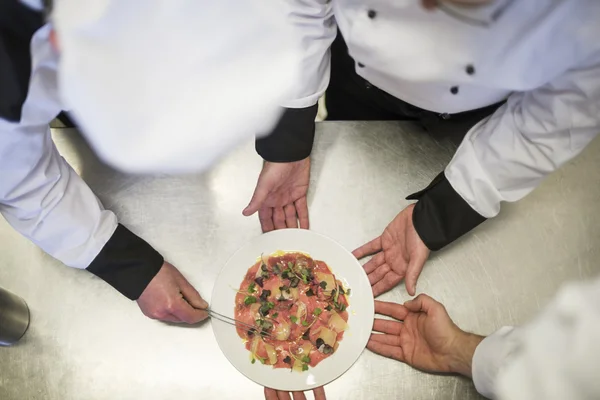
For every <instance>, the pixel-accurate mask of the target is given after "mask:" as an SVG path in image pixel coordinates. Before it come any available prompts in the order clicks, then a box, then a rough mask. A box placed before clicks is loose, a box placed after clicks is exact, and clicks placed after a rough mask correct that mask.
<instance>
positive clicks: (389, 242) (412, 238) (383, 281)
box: [352, 204, 429, 296]
mask: <svg viewBox="0 0 600 400" xmlns="http://www.w3.org/2000/svg"><path fill="white" fill-rule="evenodd" d="M414 207H415V206H414V204H411V205H410V206H408V207H406V208H405V209H404V210H402V211H401V212H400V213H399V214H398V215H397V216H396V217H395V218H394V219H393V220H392V222H391V223H390V224H389V225H388V226H387V227H386V228H385V230H384V231H383V233H382V234H381V236H378V237H377V238H375V239H373V240H372V241H370V242H369V243H367V244H365V245H363V246H361V247H359V248H358V249H356V250H354V251H353V252H352V254H354V256H355V257H356V258H359V259H360V258H363V257H366V256H368V255H372V254H374V256H373V258H372V259H371V260H369V262H367V263H366V264H365V265H364V269H365V272H366V273H367V274H368V276H369V281H370V282H371V286H372V288H373V295H374V296H379V295H380V294H382V293H384V292H387V291H388V290H390V289H392V288H394V287H395V286H396V285H397V284H398V283H400V281H402V279H404V280H405V283H406V290H407V291H408V293H409V294H410V295H414V294H415V291H416V286H417V279H418V277H419V275H420V274H421V270H422V269H423V265H424V264H425V261H427V257H429V249H428V248H427V246H425V243H423V241H422V240H421V238H420V237H419V234H418V233H417V231H416V230H415V227H414V225H413V222H412V215H413V209H414Z"/></svg>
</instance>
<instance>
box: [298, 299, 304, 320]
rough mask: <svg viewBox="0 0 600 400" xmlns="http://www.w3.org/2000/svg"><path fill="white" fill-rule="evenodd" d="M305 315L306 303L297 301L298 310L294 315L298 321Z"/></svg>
mask: <svg viewBox="0 0 600 400" xmlns="http://www.w3.org/2000/svg"><path fill="white" fill-rule="evenodd" d="M305 315H306V304H304V303H303V302H301V301H299V302H298V311H297V312H296V317H297V318H298V321H302V320H303V319H304V316H305Z"/></svg>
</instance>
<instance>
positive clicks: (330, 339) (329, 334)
mask: <svg viewBox="0 0 600 400" xmlns="http://www.w3.org/2000/svg"><path fill="white" fill-rule="evenodd" d="M319 338H320V339H323V342H325V344H328V345H330V346H331V347H333V346H335V342H336V340H337V333H335V331H332V330H331V329H328V328H325V327H323V328H322V329H321V331H320V332H319Z"/></svg>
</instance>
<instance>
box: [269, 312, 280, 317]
mask: <svg viewBox="0 0 600 400" xmlns="http://www.w3.org/2000/svg"><path fill="white" fill-rule="evenodd" d="M271 317H272V318H277V317H279V313H277V312H276V313H275V314H273V315H271Z"/></svg>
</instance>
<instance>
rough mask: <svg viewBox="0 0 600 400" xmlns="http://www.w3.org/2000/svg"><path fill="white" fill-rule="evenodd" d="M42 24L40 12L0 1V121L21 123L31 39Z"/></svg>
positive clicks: (11, 2)
mask: <svg viewBox="0 0 600 400" xmlns="http://www.w3.org/2000/svg"><path fill="white" fill-rule="evenodd" d="M43 25H44V14H43V13H41V12H38V11H35V10H32V9H30V8H29V7H27V6H25V5H24V4H23V3H21V2H20V1H17V0H0V118H3V119H6V120H8V121H12V122H18V121H20V120H21V108H22V107H23V103H24V102H25V98H26V97H27V92H28V90H29V78H30V75H31V50H30V44H31V37H32V36H33V34H34V33H35V31H37V30H38V29H39V28H41V27H42V26H43Z"/></svg>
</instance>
